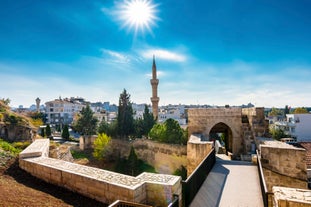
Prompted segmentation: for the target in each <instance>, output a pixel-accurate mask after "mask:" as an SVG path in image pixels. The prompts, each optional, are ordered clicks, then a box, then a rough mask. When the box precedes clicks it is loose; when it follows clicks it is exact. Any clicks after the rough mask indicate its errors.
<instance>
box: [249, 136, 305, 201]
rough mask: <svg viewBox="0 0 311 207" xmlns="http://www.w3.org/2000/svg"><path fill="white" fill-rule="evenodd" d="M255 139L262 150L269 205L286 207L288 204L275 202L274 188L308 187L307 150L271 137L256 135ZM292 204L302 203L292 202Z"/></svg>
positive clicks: (261, 160) (261, 161)
mask: <svg viewBox="0 0 311 207" xmlns="http://www.w3.org/2000/svg"><path fill="white" fill-rule="evenodd" d="M255 141H256V144H257V146H258V147H259V150H260V157H261V159H260V160H259V161H260V163H261V165H262V171H263V176H264V182H265V184H266V186H267V192H268V206H282V207H283V206H284V207H285V206H286V205H283V204H282V205H278V204H277V203H275V202H276V201H275V200H274V196H275V195H274V190H273V189H274V188H276V186H282V187H287V188H288V189H292V190H297V189H305V190H306V189H308V187H307V185H308V183H307V171H306V160H305V159H306V151H305V149H302V148H298V147H294V146H292V145H289V144H286V143H283V142H279V141H275V140H273V139H271V138H261V137H256V140H255ZM310 194H311V191H310ZM299 202H300V201H299ZM299 202H298V203H299ZM281 203H283V201H281ZM290 206H300V205H292V204H291V205H290ZM302 206H303V205H302Z"/></svg>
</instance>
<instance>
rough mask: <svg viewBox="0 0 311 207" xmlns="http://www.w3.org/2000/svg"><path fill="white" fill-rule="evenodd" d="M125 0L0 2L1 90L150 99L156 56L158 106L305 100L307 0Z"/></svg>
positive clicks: (23, 100)
mask: <svg viewBox="0 0 311 207" xmlns="http://www.w3.org/2000/svg"><path fill="white" fill-rule="evenodd" d="M133 1H134V2H135V1H136V2H139V1H142V2H144V3H143V4H144V5H147V6H148V7H147V9H149V10H150V11H151V14H150V15H151V19H150V21H149V22H147V23H148V27H139V28H138V29H135V26H133V25H132V26H131V22H128V23H126V20H128V19H129V16H125V14H127V13H126V12H127V9H129V5H131V4H132V2H131V1H129V0H128V1H113V0H109V1H108V0H92V1H78V0H75V1H74V0H67V1H63V0H45V1H41V0H15V1H12V0H1V7H0V19H1V21H0V80H1V87H0V97H1V98H10V99H11V105H12V106H18V105H24V106H26V107H28V106H30V105H31V104H33V103H35V99H36V98H37V97H40V99H41V100H42V102H43V103H45V102H46V101H50V100H53V99H56V98H58V97H59V96H61V97H76V96H79V97H84V98H86V99H87V100H89V101H94V102H95V101H110V102H111V103H116V104H117V103H118V98H119V95H120V93H121V92H122V90H123V89H124V88H125V89H126V90H127V91H128V92H129V93H130V95H131V101H132V102H135V103H148V104H149V103H150V96H151V86H150V78H151V76H150V74H151V66H152V56H153V54H155V56H156V63H157V69H158V78H159V79H160V83H159V88H158V94H159V97H160V103H159V104H160V105H166V104H210V105H225V104H229V105H241V104H247V103H249V102H251V103H253V104H255V105H256V106H258V107H261V106H264V107H273V106H274V107H284V106H285V105H289V106H292V107H296V106H310V105H311V95H310V91H311V84H310V80H311V12H310V10H311V1H309V0H298V1H292V0H217V1H211V0H204V1H203V0H200V1H199V0H191V1H187V0H180V1H176V0H159V1H156V0H154V1H148V0H133ZM149 10H148V11H149Z"/></svg>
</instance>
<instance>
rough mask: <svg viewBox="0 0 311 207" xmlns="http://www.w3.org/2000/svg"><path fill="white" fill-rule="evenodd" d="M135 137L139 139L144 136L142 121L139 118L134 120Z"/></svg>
mask: <svg viewBox="0 0 311 207" xmlns="http://www.w3.org/2000/svg"><path fill="white" fill-rule="evenodd" d="M134 128H135V137H137V138H141V137H142V135H143V134H144V120H142V119H141V118H139V119H135V120H134Z"/></svg>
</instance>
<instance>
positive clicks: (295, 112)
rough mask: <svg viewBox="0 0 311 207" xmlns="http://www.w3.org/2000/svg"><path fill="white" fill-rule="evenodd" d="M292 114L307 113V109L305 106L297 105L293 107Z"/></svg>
mask: <svg viewBox="0 0 311 207" xmlns="http://www.w3.org/2000/svg"><path fill="white" fill-rule="evenodd" d="M293 113H294V114H308V113H309V111H308V110H307V109H306V108H305V107H298V108H295V110H294V112H293Z"/></svg>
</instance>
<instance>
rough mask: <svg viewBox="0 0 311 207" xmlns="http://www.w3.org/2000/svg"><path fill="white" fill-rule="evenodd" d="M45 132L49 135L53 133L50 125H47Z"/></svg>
mask: <svg viewBox="0 0 311 207" xmlns="http://www.w3.org/2000/svg"><path fill="white" fill-rule="evenodd" d="M45 133H46V136H47V137H50V136H51V135H52V131H51V127H50V125H49V124H48V125H46V129H45Z"/></svg>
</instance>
